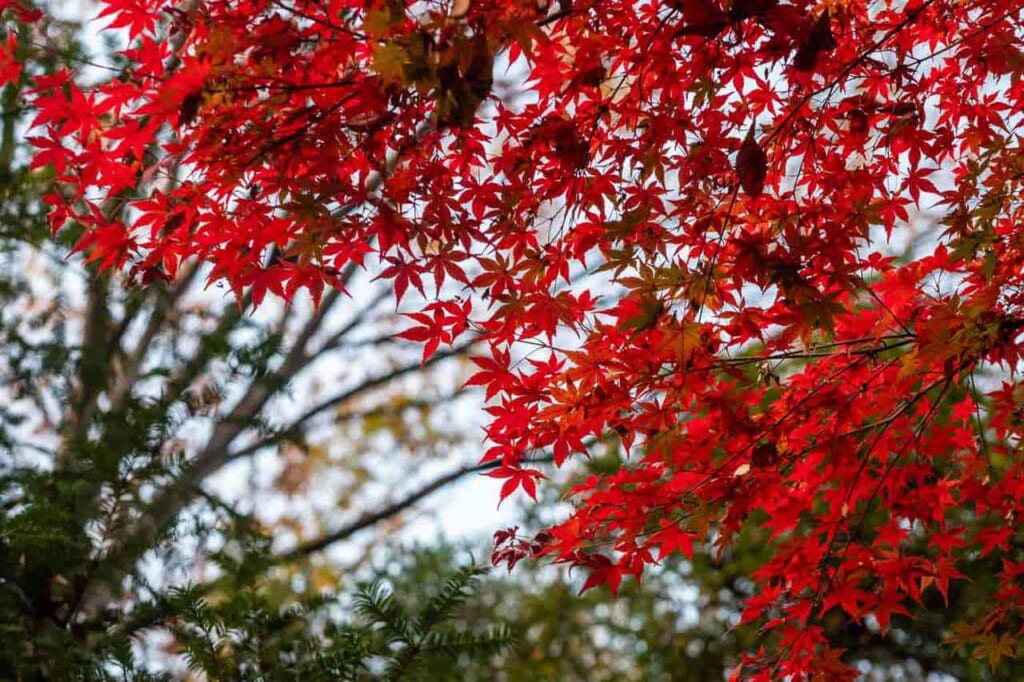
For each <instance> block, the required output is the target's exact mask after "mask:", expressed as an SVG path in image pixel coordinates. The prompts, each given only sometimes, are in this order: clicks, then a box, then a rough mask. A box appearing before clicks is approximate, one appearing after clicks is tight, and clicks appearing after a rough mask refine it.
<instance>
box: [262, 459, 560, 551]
mask: <svg viewBox="0 0 1024 682" xmlns="http://www.w3.org/2000/svg"><path fill="white" fill-rule="evenodd" d="M553 459H554V458H553V457H552V456H551V455H545V456H543V457H537V458H534V459H529V460H524V461H523V464H547V463H549V462H551V461H553ZM499 466H501V461H500V460H496V461H492V462H485V463H484V464H472V465H466V466H462V467H459V468H458V469H454V470H452V471H449V472H448V473H447V474H444V475H442V476H438V477H437V478H435V479H434V480H432V481H430V482H429V483H426V484H424V485H422V486H421V487H419V488H417V489H416V490H413V491H412V492H410V493H408V494H406V495H405V496H404V497H401V498H399V499H398V500H396V501H394V502H392V503H391V504H389V505H387V506H386V507H383V508H381V509H378V510H377V511H373V512H368V513H366V514H363V515H362V516H361V517H359V518H358V519H356V520H355V521H353V522H352V523H349V524H347V525H345V526H342V527H341V528H339V529H337V530H336V531H333V532H331V533H328V534H327V535H324V536H323V537H320V538H317V539H316V540H311V541H309V542H305V543H303V544H301V545H299V546H298V547H295V548H294V549H291V550H289V551H287V552H285V553H283V554H280V555H279V556H277V557H275V558H274V562H275V563H288V562H290V561H297V560H299V559H303V558H306V557H308V556H309V555H311V554H316V553H317V552H321V551H323V550H325V549H327V548H328V547H330V546H331V545H333V544H336V543H338V542H342V541H343V540H347V539H349V538H350V537H352V536H353V535H355V534H356V533H358V532H360V531H362V530H365V529H367V528H369V527H371V526H374V525H376V524H378V523H380V522H381V521H386V520H387V519H389V518H391V517H393V516H396V515H397V514H400V513H402V512H403V511H405V510H406V509H408V508H409V507H411V506H412V505H414V504H416V503H417V502H419V501H420V500H422V499H424V498H425V497H429V496H430V495H432V494H434V493H435V492H437V491H438V490H441V489H442V488H445V487H447V486H449V485H451V484H452V483H455V482H456V481H458V480H459V479H461V478H464V477H465V476H469V475H470V474H477V473H483V472H485V471H490V470H491V469H495V468H497V467H499Z"/></svg>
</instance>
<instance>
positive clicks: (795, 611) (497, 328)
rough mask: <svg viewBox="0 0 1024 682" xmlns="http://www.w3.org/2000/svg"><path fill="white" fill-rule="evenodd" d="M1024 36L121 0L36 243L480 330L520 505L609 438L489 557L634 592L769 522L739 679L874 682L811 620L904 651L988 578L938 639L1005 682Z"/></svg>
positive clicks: (583, 6)
mask: <svg viewBox="0 0 1024 682" xmlns="http://www.w3.org/2000/svg"><path fill="white" fill-rule="evenodd" d="M0 7H2V8H4V10H5V12H7V13H8V14H7V15H5V16H10V17H15V18H16V19H17V20H19V21H26V20H31V17H30V16H27V15H26V13H28V12H29V10H27V9H26V8H24V7H21V8H19V5H17V4H16V3H14V2H11V1H10V0H8V1H7V2H4V3H2V4H0ZM1021 13H1022V8H1021V6H1020V5H1019V3H1015V2H1007V1H1006V0H998V1H997V0H905V1H904V0H894V1H893V2H874V1H872V2H869V1H866V0H823V1H820V0H813V1H805V0H795V1H794V0H733V1H732V2H727V1H726V0H671V1H669V2H665V3H661V2H648V1H647V0H640V1H634V2H626V1H623V0H561V1H560V2H555V3H551V4H549V3H548V2H547V0H452V1H451V2H449V1H447V0H445V1H441V2H434V1H430V2H412V3H406V2H399V1H398V0H363V1H362V2H353V1H351V0H183V1H181V2H177V3H175V2H168V1H167V0H107V1H106V2H104V3H103V10H102V12H101V17H102V19H101V20H102V21H104V22H105V25H106V26H108V27H109V30H111V31H112V32H114V33H115V34H117V35H121V36H124V37H125V38H126V40H127V42H126V47H125V48H124V49H123V50H122V51H121V52H120V58H121V60H122V63H123V67H122V66H118V67H117V73H116V74H115V75H114V77H112V78H109V79H107V80H101V81H99V82H98V83H97V84H96V85H94V86H92V87H84V86H82V85H80V82H79V81H78V80H76V78H75V74H73V73H72V72H70V71H64V72H61V73H58V74H57V75H56V76H49V77H45V78H38V79H37V80H36V84H35V85H36V89H35V94H34V98H33V100H32V102H31V104H32V106H34V107H36V108H37V110H38V113H37V115H36V117H35V121H34V125H33V129H32V131H31V133H30V134H31V136H32V137H31V139H32V141H33V143H34V145H35V147H36V148H37V153H36V158H35V163H36V164H37V165H39V166H43V165H48V164H52V166H53V167H54V169H55V170H56V173H57V174H58V179H59V181H60V183H61V185H60V191H59V192H55V193H54V194H53V195H51V196H50V197H49V198H48V201H49V203H50V204H51V206H52V211H51V217H52V225H53V228H54V229H55V230H59V229H61V228H62V227H64V226H65V225H67V224H68V223H71V222H73V223H75V224H77V225H79V226H81V227H82V228H84V232H83V235H84V236H83V237H82V239H81V241H80V243H79V248H80V249H81V250H82V251H83V252H85V253H87V254H88V258H90V259H92V260H95V261H98V262H100V263H101V264H102V265H103V266H104V267H120V268H127V269H129V270H130V271H131V272H132V273H134V274H136V275H137V276H138V278H139V281H140V282H142V283H146V282H148V281H152V280H154V279H173V278H174V277H175V276H176V274H177V272H178V269H179V267H180V265H181V263H182V261H183V260H185V259H188V258H192V257H198V258H199V259H200V260H202V261H205V262H207V263H209V264H210V265H211V270H210V277H211V281H218V282H224V283H226V284H227V285H229V286H230V287H231V288H232V289H233V290H234V291H235V292H237V293H239V294H240V293H241V292H243V291H250V292H251V293H252V296H253V297H254V299H255V300H257V301H259V300H260V299H261V298H262V297H263V296H264V295H265V294H266V292H268V291H269V292H272V293H274V294H276V295H278V296H283V297H291V296H295V295H296V293H297V292H298V291H299V290H301V289H308V291H309V292H310V293H311V295H312V296H313V297H314V298H315V299H319V297H320V296H321V295H322V292H323V291H324V289H325V288H329V287H341V286H343V282H344V278H343V276H342V273H344V272H345V271H346V269H349V268H352V267H367V268H371V269H374V270H376V271H377V272H378V274H379V276H380V277H381V278H385V279H389V280H391V281H392V282H393V286H394V293H395V296H396V299H397V300H399V301H401V300H402V299H403V297H404V298H405V302H404V305H405V306H406V309H408V306H409V305H410V302H411V301H413V303H412V304H411V305H413V307H414V308H415V310H411V311H410V312H409V319H410V323H411V325H410V328H409V329H408V331H406V332H405V333H404V336H405V337H406V338H408V339H411V340H415V341H420V342H422V343H423V344H424V356H425V357H426V356H429V355H431V354H432V353H434V352H435V351H436V350H437V349H438V348H439V347H440V346H441V345H442V344H452V343H454V342H456V341H457V339H460V338H463V337H465V336H467V335H470V334H472V335H476V336H478V337H479V338H481V339H482V340H483V341H484V342H485V343H486V344H488V346H487V347H488V348H489V351H490V352H489V354H487V355H486V356H484V357H480V358H477V360H476V362H477V364H478V365H479V366H480V372H479V373H478V374H477V375H476V376H475V377H474V379H473V380H472V381H471V383H474V384H480V385H483V386H485V387H486V392H487V396H488V398H489V399H491V402H490V405H489V406H488V408H487V410H488V412H489V414H490V415H491V417H492V419H491V423H490V426H489V428H488V429H487V434H486V435H487V439H488V449H487V451H486V453H485V455H484V460H486V461H494V460H500V466H499V467H497V468H495V469H494V470H493V472H492V473H493V475H495V476H496V477H498V478H501V479H503V480H504V485H503V486H502V488H501V495H502V496H503V497H504V496H507V495H509V494H512V493H513V492H515V491H517V490H519V489H522V490H523V491H525V492H526V493H527V494H529V495H533V493H534V491H535V487H536V485H537V484H538V480H539V479H542V478H543V475H542V474H541V472H540V471H537V470H536V469H535V468H533V467H531V465H530V464H529V460H530V459H532V458H534V457H535V456H536V455H537V454H538V453H540V452H550V453H552V455H553V457H554V460H555V463H556V464H558V465H559V466H561V465H568V464H567V463H570V462H571V460H572V459H573V458H574V457H580V456H586V454H587V451H588V448H591V447H593V444H594V443H596V442H598V441H607V440H608V439H617V440H619V441H621V444H622V446H623V448H624V450H625V451H626V452H627V453H629V456H630V459H629V461H628V462H627V463H626V464H624V465H623V466H622V467H621V468H620V469H619V470H618V471H617V472H616V473H614V474H610V475H607V476H603V477H595V478H592V479H590V480H588V481H586V482H585V483H584V484H583V485H581V486H579V487H578V488H576V489H575V490H574V491H573V502H574V504H575V507H574V511H573V513H572V514H571V516H569V517H568V518H567V519H565V520H564V521H563V522H562V523H559V524H558V525H556V526H554V527H552V528H549V529H546V530H544V531H543V532H539V533H538V534H537V535H536V536H533V537H528V538H523V537H519V536H517V535H516V533H515V532H514V531H507V532H505V531H503V532H502V533H500V534H499V536H498V538H497V539H498V546H497V548H496V552H495V560H496V561H507V562H508V563H509V564H514V563H515V562H516V561H517V560H519V559H520V558H522V557H524V556H527V555H538V554H541V555H548V556H550V557H553V558H554V559H555V560H557V561H560V562H567V563H569V564H571V565H573V566H578V567H580V568H582V569H585V570H586V571H588V579H587V581H586V584H585V588H589V587H593V586H596V585H601V584H607V585H608V586H609V587H610V588H611V589H612V591H615V590H616V589H617V588H618V587H619V584H620V582H621V580H622V579H623V577H625V576H635V577H637V578H639V577H640V576H641V574H642V573H643V571H644V569H645V567H646V566H648V565H650V564H652V563H655V562H657V561H658V560H659V558H662V557H664V556H666V555H668V554H670V553H674V552H681V553H683V554H684V555H687V556H692V553H693V552H695V551H711V552H723V551H727V549H728V547H729V544H730V540H731V539H732V538H733V537H734V536H735V535H736V534H737V533H739V532H741V531H742V530H743V529H744V528H745V527H747V526H749V525H751V524H755V525H757V526H759V527H761V528H763V529H767V530H768V534H769V536H770V538H771V539H770V548H769V549H770V551H769V553H768V555H769V556H770V560H768V561H767V562H766V563H764V564H763V565H762V566H760V568H759V569H758V570H757V571H756V572H755V573H754V574H753V575H752V576H751V578H752V579H753V580H754V582H755V584H756V586H757V594H756V596H755V597H754V598H752V599H751V600H749V602H748V604H747V606H746V611H745V613H744V615H743V619H744V620H745V621H748V622H750V621H757V622H759V623H760V624H761V626H762V627H763V629H764V631H765V632H766V633H771V634H772V635H773V636H772V637H768V638H766V640H765V642H766V644H765V647H764V648H763V649H762V650H760V651H756V652H751V654H750V656H749V657H748V658H745V659H744V660H743V661H742V662H741V663H740V664H739V665H738V666H737V668H736V670H735V674H736V676H737V677H740V678H744V679H753V680H776V679H830V680H831V679H852V678H853V677H855V676H856V671H855V670H853V669H851V668H849V667H848V666H847V665H846V664H845V663H844V662H843V658H842V652H841V651H838V650H836V649H835V648H833V647H832V646H831V645H830V644H829V640H828V637H827V633H826V629H825V627H824V625H823V623H824V620H825V617H826V615H828V614H830V613H832V612H835V613H840V614H842V615H843V617H844V618H846V619H848V620H850V621H856V622H862V623H869V624H870V625H871V627H873V628H877V629H878V630H880V631H883V632H884V631H885V630H886V629H887V627H888V625H889V622H890V619H891V617H892V616H893V615H894V614H900V615H912V614H913V613H915V611H916V610H917V609H919V608H920V605H921V603H922V599H923V595H924V594H925V593H926V592H928V591H935V592H936V593H937V594H939V595H945V594H946V592H947V590H948V589H949V586H950V583H951V582H952V581H956V580H959V579H962V578H963V573H962V571H961V568H962V563H963V562H965V561H987V562H989V563H988V564H987V565H990V566H991V575H992V578H993V580H992V585H993V588H992V590H991V594H990V603H989V604H988V608H987V609H986V610H985V615H984V617H983V618H982V619H980V620H979V621H977V622H965V623H962V624H960V625H959V626H958V627H957V629H956V630H954V631H952V632H951V633H950V638H949V639H950V644H951V646H958V647H964V648H966V649H967V650H968V651H970V652H971V653H972V654H974V655H978V656H984V657H987V658H989V659H990V660H992V661H993V662H997V661H998V660H999V658H1000V657H1001V656H1004V655H1009V654H1012V653H1014V651H1015V648H1016V642H1017V640H1018V639H1019V638H1020V636H1021V634H1022V628H1024V613H1022V606H1024V583H1022V581H1021V579H1020V578H1021V576H1022V575H1024V551H1022V547H1021V539H1020V535H1019V533H1018V531H1017V527H1016V526H1017V524H1016V521H1017V519H1018V518H1019V517H1020V515H1021V514H1022V513H1024V462H1022V461H1021V447H1022V446H1021V436H1022V432H1024V419H1022V416H1024V386H1021V385H1020V383H1019V381H1018V379H1017V375H1016V370H1017V367H1018V364H1019V362H1020V357H1019V356H1020V341H1021V339H1020V332H1021V331H1022V330H1024V289H1022V273H1024V227H1022V222H1021V219H1022V202H1021V199H1020V196H1021V195H1022V193H1024V188H1022V184H1024V153H1022V143H1024V139H1022V137H1021V135H1019V134H1018V133H1017V132H1016V129H1017V127H1018V126H1019V125H1020V122H1021V120H1022V109H1024V86H1022V84H1021V76H1022V73H1024V52H1022V50H1021V42H1022V40H1024V25H1022V17H1021ZM10 35H13V34H9V36H8V39H7V40H6V42H5V43H4V47H2V48H0V78H4V79H10V78H17V77H19V67H18V64H17V62H16V59H15V54H16V50H17V45H16V43H15V41H14V40H13V39H12V38H10ZM172 171H177V172H172ZM410 290H412V291H414V292H415V294H416V295H415V296H413V295H412V294H410V293H409V292H410ZM958 566H960V568H958Z"/></svg>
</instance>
